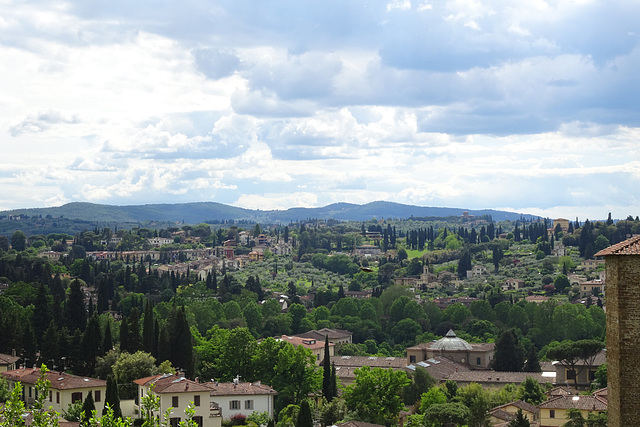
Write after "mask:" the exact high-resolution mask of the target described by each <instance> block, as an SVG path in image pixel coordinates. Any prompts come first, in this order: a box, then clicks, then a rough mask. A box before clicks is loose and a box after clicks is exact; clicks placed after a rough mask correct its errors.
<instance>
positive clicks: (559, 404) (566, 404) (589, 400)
mask: <svg viewBox="0 0 640 427" xmlns="http://www.w3.org/2000/svg"><path fill="white" fill-rule="evenodd" d="M538 407H539V408H545V409H571V408H576V409H580V410H583V411H606V410H607V399H604V398H602V397H600V396H558V397H555V398H553V399H549V400H547V401H546V402H542V403H541V404H540V405H538Z"/></svg>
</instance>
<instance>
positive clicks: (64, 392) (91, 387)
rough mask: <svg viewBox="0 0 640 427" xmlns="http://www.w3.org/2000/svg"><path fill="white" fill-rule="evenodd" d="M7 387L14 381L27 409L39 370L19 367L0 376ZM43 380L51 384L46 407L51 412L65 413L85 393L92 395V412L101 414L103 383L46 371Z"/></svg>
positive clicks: (104, 382) (82, 399)
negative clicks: (18, 387) (19, 389)
mask: <svg viewBox="0 0 640 427" xmlns="http://www.w3.org/2000/svg"><path fill="white" fill-rule="evenodd" d="M0 375H2V377H4V379H5V380H7V383H8V384H9V387H10V388H13V385H14V384H15V383H17V382H20V383H21V384H22V399H23V400H24V402H25V403H26V405H27V406H31V405H32V404H33V402H34V401H35V398H36V382H37V381H38V379H39V378H40V368H20V369H13V370H9V371H5V372H2V373H0ZM46 379H47V380H49V381H50V382H51V387H50V388H49V396H48V398H47V400H46V404H47V405H48V406H51V407H52V408H53V409H54V410H55V411H58V412H62V411H63V410H64V411H66V410H67V409H68V407H69V404H71V403H75V402H83V401H84V399H85V398H86V397H87V395H88V394H89V392H92V394H93V401H94V402H95V405H96V411H98V413H101V412H102V408H103V405H104V396H105V392H106V390H107V382H106V381H104V380H98V379H95V378H88V377H79V376H77V375H71V374H67V373H66V372H56V371H48V372H47V373H46Z"/></svg>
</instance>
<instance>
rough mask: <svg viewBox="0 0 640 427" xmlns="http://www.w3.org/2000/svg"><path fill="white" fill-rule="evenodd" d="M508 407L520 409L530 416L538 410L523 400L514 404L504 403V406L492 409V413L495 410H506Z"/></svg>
mask: <svg viewBox="0 0 640 427" xmlns="http://www.w3.org/2000/svg"><path fill="white" fill-rule="evenodd" d="M509 406H515V407H516V408H520V409H522V410H523V411H526V412H529V413H531V414H535V413H537V412H538V408H537V407H536V406H535V405H532V404H531V403H527V402H525V401H524V400H516V401H514V402H509V403H505V404H504V405H500V406H496V407H495V408H493V409H492V411H494V410H496V409H502V408H507V407H509Z"/></svg>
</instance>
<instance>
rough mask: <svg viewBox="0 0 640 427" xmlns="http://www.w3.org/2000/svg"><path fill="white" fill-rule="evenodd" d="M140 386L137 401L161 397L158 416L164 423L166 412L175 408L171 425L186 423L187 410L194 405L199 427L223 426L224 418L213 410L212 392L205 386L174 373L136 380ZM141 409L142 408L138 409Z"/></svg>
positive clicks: (171, 417) (172, 412)
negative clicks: (144, 398) (211, 402)
mask: <svg viewBox="0 0 640 427" xmlns="http://www.w3.org/2000/svg"><path fill="white" fill-rule="evenodd" d="M134 382H135V383H136V384H137V385H138V399H139V400H138V401H139V402H140V399H142V398H143V397H145V396H147V395H149V394H151V393H153V394H156V395H158V396H160V410H159V411H158V412H157V413H155V414H154V415H159V416H160V419H161V422H165V417H164V414H165V411H166V410H167V409H169V408H173V410H172V411H171V415H170V418H169V425H170V426H172V427H173V426H175V427H177V426H178V424H179V423H180V421H182V420H185V419H186V416H185V409H186V408H187V406H188V405H189V404H190V403H191V402H193V406H194V409H195V411H196V412H195V416H194V417H193V419H194V421H195V422H196V423H197V424H198V426H199V427H220V426H221V425H222V417H221V416H219V415H218V414H217V413H216V411H213V410H212V408H211V405H210V390H209V388H208V387H206V386H204V385H203V384H198V383H196V382H194V381H191V380H188V379H186V378H184V377H180V376H176V375H173V374H162V375H154V376H152V377H146V378H140V379H137V380H135V381H134ZM136 409H138V410H140V407H138V408H136Z"/></svg>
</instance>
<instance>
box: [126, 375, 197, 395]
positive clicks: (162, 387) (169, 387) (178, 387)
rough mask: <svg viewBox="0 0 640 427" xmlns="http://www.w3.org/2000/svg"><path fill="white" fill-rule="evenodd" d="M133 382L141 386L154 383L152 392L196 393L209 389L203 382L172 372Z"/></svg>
mask: <svg viewBox="0 0 640 427" xmlns="http://www.w3.org/2000/svg"><path fill="white" fill-rule="evenodd" d="M134 383H136V384H138V385H141V386H149V385H151V384H154V387H153V391H154V393H194V392H196V393H197V392H208V391H209V389H208V388H207V387H206V386H204V384H199V383H197V382H195V381H191V380H189V379H186V378H184V377H179V376H177V375H173V374H162V375H154V376H152V377H146V378H140V379H137V380H135V381H134Z"/></svg>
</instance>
